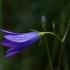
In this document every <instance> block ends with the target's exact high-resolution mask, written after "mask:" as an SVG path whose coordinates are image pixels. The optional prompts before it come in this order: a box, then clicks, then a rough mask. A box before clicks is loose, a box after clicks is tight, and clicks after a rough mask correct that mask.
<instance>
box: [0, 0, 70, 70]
mask: <svg viewBox="0 0 70 70" xmlns="http://www.w3.org/2000/svg"><path fill="white" fill-rule="evenodd" d="M42 15H44V16H45V17H46V21H47V22H46V29H47V31H53V27H52V23H53V22H54V23H55V26H56V28H55V30H56V34H58V35H59V36H60V37H61V38H63V36H64V33H65V31H66V28H67V24H68V20H69V18H70V0H0V28H1V29H5V30H8V31H12V32H19V33H24V32H29V29H34V30H38V31H43V29H42V27H41V16H42ZM69 32H70V29H69V31H68V34H67V37H66V40H65V42H64V46H63V51H62V59H61V70H70V33H69ZM3 36H4V34H3V33H2V32H0V42H2V40H3V39H4V38H3ZM47 40H48V44H49V51H50V56H51V60H52V65H53V69H54V70H57V69H58V63H59V61H58V60H59V59H58V57H59V51H60V41H59V40H58V39H57V38H56V37H54V36H52V35H47ZM8 49H9V48H8V47H4V46H2V45H1V44H0V70H51V69H50V66H49V60H48V57H47V48H46V45H45V41H44V38H42V42H41V46H40V47H39V41H37V42H36V43H34V44H33V45H32V46H30V47H29V48H27V49H25V50H23V51H21V52H20V53H18V54H16V55H14V56H12V57H9V58H6V57H5V55H6V54H5V52H6V51H7V50H8Z"/></svg>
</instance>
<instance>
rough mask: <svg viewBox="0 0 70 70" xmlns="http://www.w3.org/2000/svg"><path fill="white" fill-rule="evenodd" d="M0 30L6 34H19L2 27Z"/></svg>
mask: <svg viewBox="0 0 70 70" xmlns="http://www.w3.org/2000/svg"><path fill="white" fill-rule="evenodd" d="M0 30H1V31H2V32H4V33H5V34H7V35H18V34H20V33H14V32H10V31H6V30H3V29H0Z"/></svg>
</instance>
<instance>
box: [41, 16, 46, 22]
mask: <svg viewBox="0 0 70 70" xmlns="http://www.w3.org/2000/svg"><path fill="white" fill-rule="evenodd" d="M41 22H42V23H46V18H45V16H44V15H43V16H42V17H41Z"/></svg>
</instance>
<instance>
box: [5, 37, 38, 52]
mask: <svg viewBox="0 0 70 70" xmlns="http://www.w3.org/2000/svg"><path fill="white" fill-rule="evenodd" d="M38 39H39V38H35V39H32V40H31V41H28V42H25V43H21V44H19V45H16V46H14V47H11V48H10V49H9V50H8V51H7V52H6V53H9V52H13V51H17V50H23V49H25V48H27V47H29V46H30V45H31V44H32V43H34V42H36V41H37V40H38Z"/></svg>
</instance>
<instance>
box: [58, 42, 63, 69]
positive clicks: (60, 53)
mask: <svg viewBox="0 0 70 70" xmlns="http://www.w3.org/2000/svg"><path fill="white" fill-rule="evenodd" d="M62 48H63V42H61V48H60V54H59V66H58V70H60V66H61V54H62Z"/></svg>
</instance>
